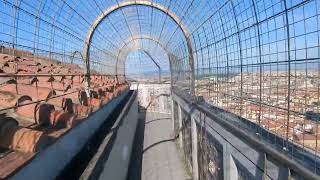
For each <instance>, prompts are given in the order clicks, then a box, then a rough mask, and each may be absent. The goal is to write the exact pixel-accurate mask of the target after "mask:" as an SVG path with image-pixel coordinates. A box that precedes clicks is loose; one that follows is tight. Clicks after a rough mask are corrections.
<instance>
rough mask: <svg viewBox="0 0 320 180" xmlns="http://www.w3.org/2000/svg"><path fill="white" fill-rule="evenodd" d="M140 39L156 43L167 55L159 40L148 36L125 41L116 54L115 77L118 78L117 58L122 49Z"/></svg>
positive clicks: (166, 50)
mask: <svg viewBox="0 0 320 180" xmlns="http://www.w3.org/2000/svg"><path fill="white" fill-rule="evenodd" d="M142 39H147V40H150V41H153V42H155V43H157V44H158V45H159V46H160V47H161V48H162V49H163V50H164V51H165V52H166V53H167V54H169V51H168V49H167V48H166V47H165V46H163V44H162V43H161V42H160V41H159V40H157V39H155V38H153V37H152V36H149V35H141V36H133V37H131V38H129V39H127V40H126V41H125V42H124V43H123V44H122V45H121V47H120V48H119V52H118V55H117V60H116V69H115V70H116V76H118V64H119V57H120V54H121V53H122V52H123V49H124V48H125V47H126V46H128V45H129V44H130V43H131V42H133V41H136V40H142ZM168 59H169V56H168ZM169 61H170V59H169ZM170 69H171V68H170Z"/></svg>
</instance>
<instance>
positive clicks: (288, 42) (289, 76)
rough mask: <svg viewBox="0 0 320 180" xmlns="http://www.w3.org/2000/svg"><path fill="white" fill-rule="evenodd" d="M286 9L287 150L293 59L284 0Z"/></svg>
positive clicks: (284, 0)
mask: <svg viewBox="0 0 320 180" xmlns="http://www.w3.org/2000/svg"><path fill="white" fill-rule="evenodd" d="M283 2H284V9H285V18H286V19H285V20H286V26H287V28H286V29H287V48H288V49H287V50H288V54H287V56H288V97H287V130H286V131H287V132H286V140H287V148H288V146H289V122H290V101H291V97H290V95H291V90H290V88H291V57H290V29H289V17H288V8H287V1H286V0H283Z"/></svg>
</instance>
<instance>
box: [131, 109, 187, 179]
mask: <svg viewBox="0 0 320 180" xmlns="http://www.w3.org/2000/svg"><path fill="white" fill-rule="evenodd" d="M171 134H172V122H171V116H170V115H167V114H160V113H147V114H144V113H143V114H142V113H141V115H140V119H139V127H138V129H137V133H136V139H135V145H134V149H133V153H132V157H131V164H130V168H129V173H128V180H140V179H142V180H163V179H165V180H186V179H191V178H190V177H188V176H187V175H186V173H185V170H184V165H183V162H182V160H181V158H180V156H179V154H178V150H177V147H176V143H175V139H172V137H171Z"/></svg>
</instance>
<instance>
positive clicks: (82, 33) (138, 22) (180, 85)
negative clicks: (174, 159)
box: [0, 0, 320, 179]
mask: <svg viewBox="0 0 320 180" xmlns="http://www.w3.org/2000/svg"><path fill="white" fill-rule="evenodd" d="M319 9H320V1H319V0H272V1H270V0H0V14H1V15H0V111H1V113H0V155H1V157H0V167H2V166H5V167H8V168H4V170H3V172H2V171H1V170H0V179H2V178H8V177H9V178H11V177H14V178H16V177H23V173H20V174H19V173H17V171H18V169H21V168H20V166H26V165H25V164H26V162H29V161H31V160H32V159H33V158H34V159H36V158H38V159H39V156H41V157H42V156H44V154H45V153H49V152H48V151H49V150H45V151H38V150H37V149H38V147H37V146H38V145H37V143H38V142H40V140H41V143H42V144H41V147H40V146H39V148H40V149H42V145H43V146H45V147H47V144H59V143H58V139H60V136H61V137H63V136H64V134H65V133H66V132H68V135H70V134H72V132H76V131H79V132H81V131H80V130H79V129H80V127H82V126H81V125H78V124H85V123H87V122H88V121H84V120H83V119H90V118H93V119H99V118H100V119H101V117H100V115H101V116H103V112H105V117H104V120H105V119H108V118H109V119H113V120H114V121H112V122H113V123H115V122H118V121H117V119H119V117H121V118H122V119H126V118H125V117H126V116H127V114H130V113H131V112H132V111H131V110H130V106H129V105H128V104H130V105H131V107H135V106H137V107H140V110H141V108H144V110H146V112H143V113H145V114H143V113H142V114H143V118H147V117H149V118H150V117H153V115H152V113H155V112H159V111H160V110H159V109H161V108H162V110H161V111H162V112H164V111H165V113H166V114H167V115H168V114H171V118H170V120H171V121H170V123H171V124H170V126H171V125H172V126H173V130H170V132H171V131H172V132H171V133H172V134H171V135H172V136H174V137H176V138H177V139H178V140H177V141H178V144H179V148H180V150H181V152H180V151H179V152H178V151H177V152H178V154H180V155H181V154H182V155H181V156H183V157H182V158H181V159H183V162H184V166H185V168H186V169H190V171H191V173H190V174H191V175H190V176H192V178H193V179H235V178H240V179H263V178H265V179H288V178H293V179H295V178H298V179H299V178H303V179H312V178H315V179H317V178H319V176H318V175H319V174H320V164H319V163H320V161H319V152H320V147H319V143H318V142H320V141H318V140H319V138H320V137H318V136H319V132H320V127H319V125H318V124H319V121H320V80H319V79H320V59H319V58H320V57H319V56H320V49H319V41H320V39H319V37H320V34H319V30H320V18H319V15H320V10H319ZM130 87H131V91H129V88H130ZM164 92H165V93H164ZM162 96H163V97H162ZM156 99H158V100H156ZM160 99H161V100H160ZM138 100H139V104H137V103H138ZM142 101H147V102H142ZM153 101H155V102H153ZM135 103H136V104H135ZM132 104H133V105H132ZM149 107H150V108H149ZM104 108H105V109H104ZM148 108H149V110H148ZM30 109H31V110H30ZM117 109H120V110H117ZM121 109H122V111H121ZM29 111H30V112H29ZM31 111H32V112H31ZM40 111H41V112H40ZM112 112H113V113H112ZM99 113H101V114H99ZM148 113H151V115H150V114H148ZM42 114H49V116H48V115H47V116H48V117H47V116H45V115H42ZM112 114H114V115H112ZM156 114H157V113H156ZM162 115H163V113H162ZM162 115H160V116H161V117H162ZM140 116H141V112H140ZM79 117H81V118H79ZM107 117H108V118H107ZM8 118H9V119H10V120H7V119H8ZM43 118H44V119H43ZM121 118H120V119H121ZM140 118H141V117H140ZM165 118H167V116H166V117H164V119H165ZM147 119H148V118H147ZM155 119H157V118H155ZM9 121H10V122H9ZM109 121H110V122H111V120H109ZM7 122H9V123H7ZM93 122H94V121H93ZM119 122H121V121H119ZM99 123H100V124H99ZM7 124H10V125H7ZM60 124H63V125H65V126H66V127H67V129H64V130H62V129H60V126H59V127H58V125H60ZM115 124H117V123H115ZM120 124H121V123H120ZM129 124H130V123H129ZM83 126H84V125H83ZM113 126H114V125H113V124H112V123H111V124H108V123H107V122H106V121H101V122H98V121H97V122H96V127H95V128H96V131H92V134H90V133H91V132H90V130H82V131H88V133H89V132H90V133H89V134H90V136H89V135H88V137H91V136H92V137H93V136H94V137H95V138H96V139H99V138H100V140H101V141H100V140H97V142H96V143H97V144H99V145H103V143H102V142H103V138H104V137H105V136H106V137H108V135H107V134H108V133H109V131H110V132H112V129H113V128H114V129H121V128H118V127H117V128H115V127H113ZM119 126H121V125H119ZM8 127H10V128H11V129H14V130H11V129H10V128H8ZM88 127H91V124H89V125H88ZM102 127H108V128H109V129H108V133H106V134H104V133H102V134H104V135H101V133H100V135H98V134H99V133H96V134H95V135H93V132H98V131H99V132H100V130H101V128H102ZM112 127H113V128H112ZM146 127H147V126H146ZM163 127H164V126H163ZM83 128H85V127H83ZM92 128H93V127H92ZM57 129H58V130H57ZM73 129H75V130H73ZM138 129H139V125H138ZM20 131H21V132H20ZM24 131H26V132H27V133H29V131H30V134H34V135H35V134H37V136H33V138H30V139H32V140H30V142H29V140H28V138H26V139H27V140H26V142H25V143H24V140H22V141H21V142H23V143H20V144H19V142H20V139H24V136H23V135H18V134H19V133H22V134H23V132H24ZM69 131H70V132H69ZM101 131H103V130H101ZM146 131H148V130H147V129H146ZM150 131H151V130H150ZM155 131H156V130H155ZM119 132H122V131H121V130H119ZM133 132H135V130H134V131H133ZM40 134H41V135H40ZM57 134H59V135H57ZM167 134H170V133H167ZM18 136H19V138H18ZM20 136H21V137H20ZM30 136H31V135H30ZM42 136H45V138H48V139H50V138H51V139H52V138H53V139H54V140H50V143H48V142H47V140H43V142H42V139H43V138H42ZM65 136H66V138H67V137H68V136H67V135H65ZM102 136H103V137H102ZM136 136H137V135H136ZM136 136H135V137H136ZM34 137H37V138H36V140H35V139H34ZM57 137H58V138H57ZM120 137H121V136H120ZM15 138H18V139H19V140H15ZM45 138H44V139H45ZM66 138H65V139H66ZM70 138H71V137H70ZM71 139H72V138H71ZM82 139H83V142H82V140H81V138H80V137H79V142H78V141H77V142H78V143H80V144H81V143H83V145H84V144H86V146H90V147H92V148H93V149H95V150H92V151H90V150H88V151H84V150H81V151H80V150H79V151H77V150H74V152H76V151H77V157H82V155H83V154H86V153H87V154H90V153H92V156H90V157H91V158H92V157H93V154H96V151H97V152H99V149H98V145H97V146H96V145H93V144H94V143H92V144H91V145H90V143H89V145H88V143H87V142H88V141H90V140H89V139H87V140H84V139H85V138H84V135H83V137H82ZM111 139H112V138H111ZM91 140H92V139H91ZM27 141H28V142H27ZM31 141H32V142H31ZM56 141H57V142H56ZM61 141H62V140H61ZM61 141H60V142H61ZM70 141H72V140H70ZM132 141H133V140H132ZM135 141H137V140H135ZM53 142H54V143H53ZM94 142H95V141H94ZM140 143H141V142H140ZM142 143H143V142H142ZM30 144H32V148H31V149H30V147H29V145H30ZM115 144H116V143H115ZM71 146H72V145H70V147H71ZM75 146H76V145H75ZM62 147H63V145H62V144H61V148H62ZM72 147H73V146H72ZM2 149H3V150H2ZM82 149H84V148H82ZM52 151H53V150H52ZM70 151H71V150H70ZM130 151H131V150H129V152H130ZM12 152H13V153H15V155H12ZM21 152H23V153H22V154H19V153H21ZM37 152H43V153H39V154H40V155H39V156H38V155H36V154H37ZM59 152H60V154H61V152H63V151H59ZM80 152H82V154H81V153H80ZM175 152H176V151H175ZM177 152H176V153H177ZM26 153H31V154H32V155H26ZM57 153H58V151H57ZM110 153H111V154H112V151H111V150H110ZM8 154H9V155H10V154H11V155H10V156H9V155H8ZM75 154H76V153H75ZM2 156H3V157H7V159H5V160H3V162H4V161H9V160H10V159H11V160H12V159H14V161H13V162H14V163H12V164H9V165H7V166H6V165H5V163H1V159H3V158H2ZM22 157H23V158H22ZM44 157H46V156H44ZM69 158H70V159H73V161H74V162H77V163H79V162H82V161H80V160H75V159H76V158H74V157H73V156H70V157H69ZM91 158H89V157H88V159H91ZM17 159H18V160H17ZM20 159H24V160H21V161H20ZM42 159H43V161H44V162H47V161H48V162H52V161H50V160H49V159H50V158H48V160H44V159H46V158H42ZM61 159H63V158H61ZM15 161H17V163H16V162H15ZM34 161H35V160H33V162H34ZM70 161H71V160H70ZM99 162H100V161H99ZM77 163H75V164H77ZM88 163H89V160H87V164H88ZM67 164H68V163H67V162H66V164H64V165H65V166H66V167H67ZM80 164H81V163H80ZM52 165H54V163H53V164H52ZM9 166H10V167H9ZM12 167H14V168H12ZM34 167H37V166H34ZM68 167H69V166H68ZM70 168H71V165H70ZM79 168H80V167H79ZM82 168H84V167H82ZM95 168H96V167H95ZM0 169H1V168H0ZM25 169H27V168H25ZM62 169H64V173H65V174H64V175H65V176H59V177H60V179H61V178H62V179H63V178H64V177H65V178H66V177H69V178H70V177H71V176H69V174H68V173H66V172H67V171H68V168H62ZM71 169H72V168H71ZM60 170H61V168H60ZM57 171H58V169H57ZM6 172H8V173H6ZM21 172H24V173H25V172H27V170H26V171H21ZM16 173H17V174H18V175H19V176H18V175H17V176H15V174H16ZM26 174H27V173H26ZM43 174H44V173H43ZM60 175H61V173H60ZM39 177H40V175H39ZM43 177H48V178H49V177H58V176H55V175H54V173H53V172H52V175H50V176H43ZM59 177H58V178H59ZM79 177H80V175H79ZM73 178H74V177H73ZM91 178H92V177H91ZM96 178H97V177H96ZM88 179H90V178H88ZM173 179H174V178H173Z"/></svg>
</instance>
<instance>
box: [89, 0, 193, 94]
mask: <svg viewBox="0 0 320 180" xmlns="http://www.w3.org/2000/svg"><path fill="white" fill-rule="evenodd" d="M134 5H142V6H148V7H152V8H155V9H158V10H160V11H162V12H163V13H165V14H166V15H168V16H169V17H170V18H171V19H172V20H173V21H174V22H175V23H176V24H177V25H178V27H179V28H180V29H181V30H182V32H183V34H184V36H185V39H186V42H187V46H188V54H189V71H190V72H189V74H190V91H191V95H192V96H194V95H195V94H194V84H195V80H194V79H195V78H194V62H193V48H192V41H191V39H190V34H189V32H188V31H187V29H186V28H185V27H184V25H183V24H182V21H181V20H180V18H179V17H178V16H177V15H176V14H175V13H173V12H172V11H171V10H169V9H168V8H166V7H164V6H163V5H161V4H159V3H154V2H151V1H142V0H135V1H133V0H131V1H126V2H121V3H117V4H116V5H114V6H111V7H109V8H108V9H106V10H105V11H104V12H102V13H101V14H100V15H99V16H98V17H97V18H96V19H95V20H94V22H93V24H92V25H91V27H90V28H89V30H88V33H87V35H86V39H85V47H84V53H83V54H84V56H85V64H86V69H87V81H88V84H90V78H89V75H90V62H89V57H90V44H91V40H92V36H93V34H94V32H95V30H96V29H97V27H98V26H99V24H100V23H101V22H102V21H103V20H104V19H105V18H106V17H107V16H108V15H110V14H112V13H113V12H115V11H117V10H118V9H121V8H124V7H128V6H134ZM170 66H171V65H170Z"/></svg>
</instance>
